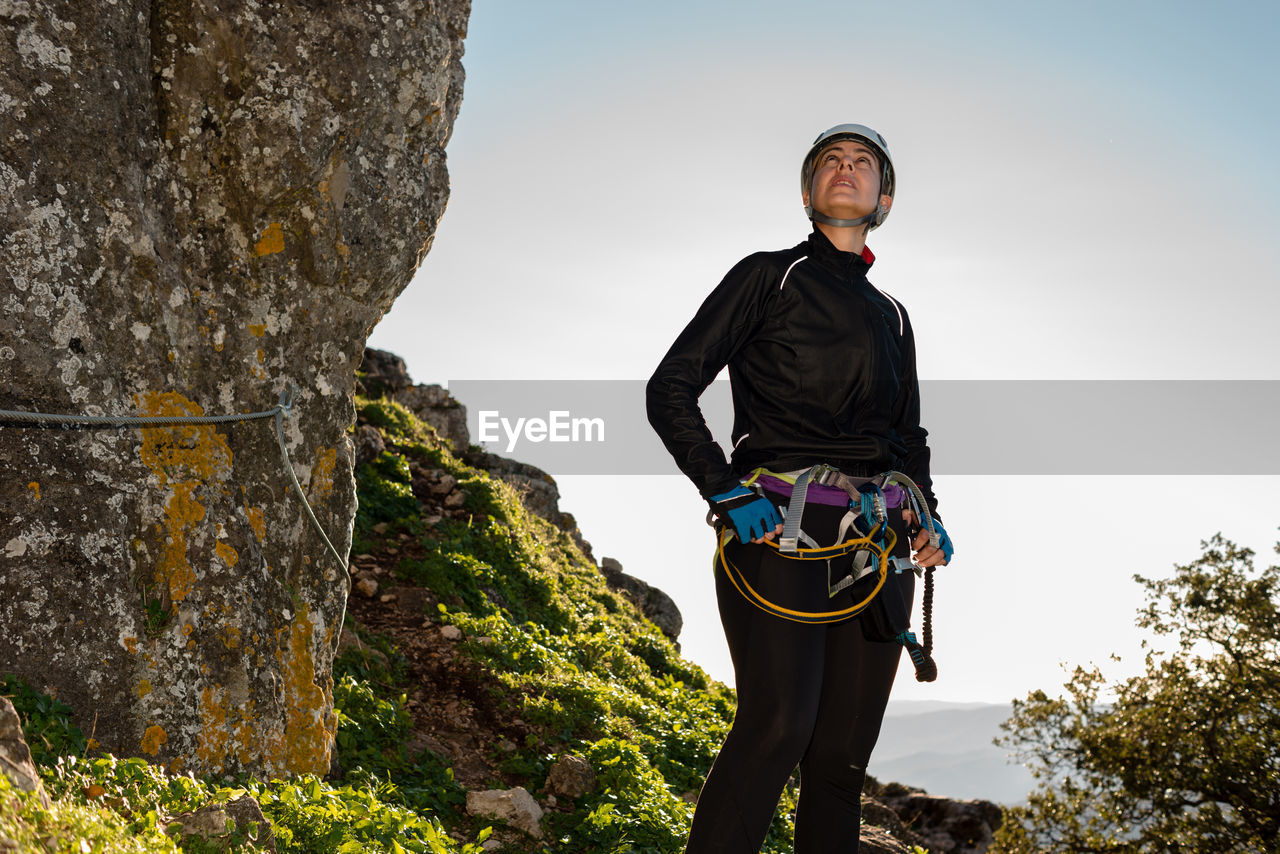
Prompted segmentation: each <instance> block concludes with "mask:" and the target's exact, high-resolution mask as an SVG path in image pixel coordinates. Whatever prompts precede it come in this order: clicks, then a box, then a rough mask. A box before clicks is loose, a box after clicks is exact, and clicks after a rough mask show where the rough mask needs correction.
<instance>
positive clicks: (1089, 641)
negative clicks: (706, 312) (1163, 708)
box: [370, 0, 1280, 702]
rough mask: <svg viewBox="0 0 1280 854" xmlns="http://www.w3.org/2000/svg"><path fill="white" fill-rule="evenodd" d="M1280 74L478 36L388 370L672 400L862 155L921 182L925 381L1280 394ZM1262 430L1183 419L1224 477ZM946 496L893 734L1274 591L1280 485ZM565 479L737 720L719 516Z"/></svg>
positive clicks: (607, 14) (984, 491)
mask: <svg viewBox="0 0 1280 854" xmlns="http://www.w3.org/2000/svg"><path fill="white" fill-rule="evenodd" d="M784 7H785V8H784ZM1278 39H1280V6H1277V5H1276V4H1272V3H1244V2H1224V3H1216V4H1204V3H1181V2H1141V1H1140V0H1134V1H1133V2H1126V3H1122V4H1117V3H1102V2H1070V3H1067V2H1059V1H1058V0H1053V2H1044V3H1034V4H1031V3H1023V2H976V3H946V2H941V0H936V2H935V0H916V1H915V2H910V3H893V4H890V3H853V2H825V1H824V0H802V1H801V2H792V3H787V4H778V3H772V2H755V1H754V0H736V2H701V3H696V2H695V3H690V2H679V3H677V2H666V0H650V2H646V3H643V4H639V3H627V4H623V3H601V2H594V0H549V1H548V2H539V3H537V4H533V3H526V2H518V0H475V2H474V6H473V12H472V17H471V23H470V28H469V32H468V35H467V39H466V55H465V57H464V60H463V62H464V65H465V67H466V72H467V79H466V84H465V90H464V97H463V102H462V108H461V112H460V114H459V117H458V121H457V124H456V125H455V128H454V133H453V137H452V140H451V141H450V143H449V146H448V152H449V169H450V176H451V186H452V196H451V200H450V203H449V207H448V210H447V211H446V213H445V215H444V218H443V219H442V221H441V223H440V226H439V228H438V230H437V233H436V237H435V241H434V245H433V247H432V249H431V251H430V253H429V254H428V255H427V256H426V258H425V260H424V262H423V264H422V266H421V268H420V269H419V271H418V273H417V275H416V276H415V278H414V280H413V282H412V283H411V284H410V285H409V287H408V288H407V289H406V290H405V292H404V293H403V294H402V295H401V296H400V298H399V299H398V301H397V302H396V304H395V306H394V307H393V308H392V310H391V312H390V313H389V314H388V315H387V316H386V317H385V318H384V319H383V320H382V321H381V323H380V324H379V325H378V326H377V327H376V328H375V329H374V332H373V335H372V337H371V340H370V346H374V347H379V348H382V349H387V350H391V351H393V352H396V353H398V354H400V355H401V356H402V357H404V359H405V360H406V362H407V364H408V367H409V371H410V374H411V375H412V376H413V377H414V379H415V380H416V381H418V382H428V383H440V384H442V385H449V384H450V383H457V382H459V381H465V380H501V381H511V382H516V381H535V380H537V381H547V380H570V379H574V380H587V379H589V380H644V379H647V378H648V376H649V375H650V374H651V373H652V371H653V369H654V367H656V365H657V363H658V361H659V359H660V358H661V357H662V355H663V353H664V352H665V351H666V349H667V347H668V346H669V345H670V343H671V341H672V340H674V338H675V336H676V335H677V334H678V332H679V331H680V329H681V328H683V326H684V325H685V323H687V322H688V320H689V319H690V318H691V317H692V316H693V313H694V311H695V310H696V309H697V307H698V305H699V304H700V303H701V301H702V300H703V298H704V297H705V296H706V295H707V293H709V292H710V290H711V289H712V288H713V287H715V285H716V284H717V283H718V282H719V281H720V279H721V278H722V277H723V276H724V274H725V272H727V271H728V269H729V268H730V267H731V266H733V264H734V263H736V262H737V261H738V260H739V259H740V258H742V257H743V256H745V255H747V254H749V253H751V252H755V251H759V250H762V249H782V248H786V247H789V246H792V245H794V244H796V243H798V242H800V241H801V240H803V239H804V237H805V236H806V235H807V233H808V231H809V223H808V222H807V221H806V219H805V217H804V214H803V211H802V208H801V204H800V199H799V186H798V183H799V181H798V175H799V166H800V161H801V158H802V157H803V155H804V153H805V151H806V150H807V148H808V144H809V143H810V142H811V141H812V140H813V138H814V137H815V136H816V135H817V133H818V132H819V131H821V130H823V129H825V128H827V127H830V126H832V125H835V124H839V123H842V122H859V123H863V124H867V125H870V126H871V127H874V128H876V129H877V130H879V131H880V132H881V133H882V134H883V135H884V136H885V138H886V139H887V140H888V143H889V146H890V149H891V152H892V154H893V158H894V163H895V167H896V171H897V175H898V192H897V195H896V198H895V204H894V208H893V213H892V215H891V216H890V217H889V219H888V220H887V221H886V223H885V225H884V226H882V227H881V228H880V229H879V230H877V231H875V232H873V233H872V234H871V235H870V238H869V240H868V244H869V245H870V246H871V248H872V249H873V250H874V252H875V254H876V257H877V260H876V263H875V266H874V268H873V269H872V271H871V279H872V281H873V282H874V283H875V284H876V285H877V286H879V287H880V288H882V289H884V290H886V291H888V292H889V293H891V294H893V295H894V296H895V297H897V298H898V299H899V300H900V301H901V302H903V303H904V304H905V305H906V306H907V308H908V310H909V311H910V313H911V318H912V324H913V326H914V329H915V334H916V345H917V354H918V364H919V373H920V377H921V379H923V380H1098V381H1102V380H1114V379H1124V380H1280V336H1277V335H1276V334H1275V327H1276V317H1277V315H1278V314H1280V288H1278V287H1277V284H1280V260H1277V256H1276V253H1275V252H1274V251H1273V245H1274V237H1273V235H1275V234H1277V233H1278V232H1280V201H1278V200H1280V166H1277V163H1276V159H1275V156H1274V150H1275V140H1276V139H1277V137H1278V136H1280V134H1278V131H1280V127H1278V125H1280V74H1278V73H1277V68H1276V67H1275V62H1274V60H1273V59H1271V58H1270V57H1271V56H1272V53H1273V46H1274V44H1275V43H1276V42H1277V40H1278ZM461 402H462V403H463V404H464V405H465V404H467V401H466V400H465V399H464V400H462V401H461ZM947 414H948V416H949V417H954V416H955V414H956V413H954V412H951V413H947ZM964 414H965V415H967V416H969V417H971V418H972V420H973V422H974V423H975V424H978V425H980V426H983V427H985V428H987V429H990V430H991V431H995V432H997V433H998V432H999V431H1000V430H1001V428H1002V424H1003V423H1005V422H1002V418H1001V416H1002V413H1001V412H998V411H989V410H985V409H983V410H978V409H975V410H974V411H972V413H964ZM929 415H930V409H929V400H928V399H926V400H925V401H924V403H923V420H924V424H925V426H926V427H928V426H929ZM1231 416H1232V412H1231V411H1230V410H1228V411H1225V412H1224V411H1220V410H1211V411H1202V409H1201V408H1198V407H1197V406H1196V405H1195V401H1194V400H1189V401H1188V404H1187V409H1186V413H1185V417H1187V418H1191V419H1200V420H1203V421H1205V422H1206V423H1210V424H1214V425H1217V426H1215V428H1214V430H1213V431H1212V433H1210V434H1209V435H1210V437H1211V438H1210V440H1209V441H1210V443H1214V442H1220V443H1221V444H1222V445H1223V446H1224V447H1229V446H1231V443H1232V441H1233V432H1232V429H1231ZM473 417H474V416H473ZM1096 417H1097V418H1099V419H1104V420H1105V419H1106V417H1107V413H1105V412H1099V413H1096ZM1007 420H1008V419H1005V421H1006V422H1007ZM1022 420H1023V422H1025V421H1026V419H1022ZM1131 426H1132V425H1131ZM1153 429H1154V428H1153ZM1187 453H1188V456H1189V457H1191V456H1196V455H1203V453H1204V449H1203V448H1197V449H1191V448H1189V449H1188V450H1187ZM513 455H514V456H516V457H517V458H519V456H520V455H519V453H518V452H517V453H515V454H513ZM949 466H950V467H951V468H953V469H955V470H958V469H957V467H956V466H955V465H954V463H953V462H952V463H949V461H948V460H947V459H945V458H935V471H937V472H938V473H937V474H936V476H935V491H936V492H937V494H938V496H939V498H940V501H941V511H942V514H943V516H944V517H945V519H946V522H947V528H948V531H949V532H951V534H952V536H953V538H954V540H955V542H956V549H957V552H956V557H955V560H954V561H953V563H952V565H951V566H949V567H946V568H944V569H942V570H940V571H939V572H938V575H937V598H936V605H935V617H934V623H935V658H936V659H937V661H938V666H939V670H940V675H939V679H938V681H937V682H936V683H933V684H930V685H921V684H918V683H916V682H915V681H914V680H913V679H912V678H911V675H910V671H909V668H907V667H906V666H904V668H903V670H902V671H901V672H900V675H899V679H898V683H897V686H896V687H895V693H894V696H895V698H896V699H906V700H913V699H917V700H925V699H928V700H945V701H963V702H977V701H981V702H1007V701H1008V700H1010V699H1011V698H1014V697H1022V696H1025V695H1026V694H1027V692H1029V691H1032V690H1035V689H1044V690H1046V691H1049V692H1050V693H1056V691H1057V689H1058V688H1059V686H1060V685H1061V684H1062V682H1063V681H1064V680H1065V678H1066V677H1067V675H1068V671H1069V670H1070V669H1071V668H1073V667H1074V666H1076V665H1078V664H1080V665H1087V664H1090V663H1097V664H1099V665H1101V666H1103V667H1104V670H1106V671H1107V672H1109V673H1113V674H1115V675H1117V676H1119V675H1123V674H1124V673H1126V672H1133V670H1134V669H1135V668H1136V667H1137V666H1138V664H1139V663H1140V657H1141V652H1142V650H1141V647H1140V643H1141V639H1142V634H1141V633H1140V632H1139V631H1138V630H1137V629H1136V628H1135V627H1134V625H1133V617H1134V613H1135V611H1136V609H1137V608H1138V607H1139V606H1140V605H1141V604H1142V602H1143V597H1142V593H1141V589H1140V588H1139V587H1138V585H1137V584H1135V583H1134V582H1133V581H1132V576H1133V574H1134V573H1142V574H1144V575H1148V576H1156V577H1159V576H1164V575H1168V574H1170V573H1171V572H1172V570H1173V566H1174V564H1175V563H1188V562H1190V561H1192V560H1194V559H1195V558H1196V557H1197V556H1198V555H1199V553H1200V541H1201V540H1203V539H1206V538H1208V537H1209V536H1211V535H1212V534H1214V533H1215V532H1219V531H1220V532H1221V533H1222V534H1223V535H1224V536H1226V537H1227V538H1229V539H1232V540H1234V541H1236V542H1238V543H1240V544H1242V545H1246V546H1250V547H1252V548H1254V549H1255V550H1256V551H1257V552H1258V553H1259V556H1258V561H1259V563H1260V564H1264V565H1265V564H1273V563H1275V562H1276V560H1277V557H1276V555H1275V554H1274V553H1273V546H1274V544H1275V542H1276V541H1277V539H1280V533H1278V532H1277V526H1280V472H1268V473H1266V474H1260V475H1252V476H1239V475H1233V476H1216V477H1215V476H1211V474H1212V473H1211V474H1210V476H1205V475H1204V473H1203V472H1201V473H1199V474H1192V473H1190V472H1187V471H1183V470H1181V469H1180V468H1179V466H1178V464H1177V462H1176V461H1172V462H1171V464H1170V466H1169V467H1168V471H1166V472H1164V473H1162V474H1159V475H1144V476H1121V475H1115V474H1110V473H1108V472H1087V473H1081V474H1078V475H1056V476H1044V475H1040V474H1036V473H1027V474H1018V475H1009V474H1001V475H996V474H990V475H984V474H948V473H947V471H946V470H947V468H948V467H949ZM673 470H674V469H673ZM551 473H552V474H553V475H557V472H555V471H552V472H551ZM556 479H557V482H558V484H559V487H560V492H561V502H560V503H561V508H562V509H563V510H566V511H568V512H570V513H572V514H574V515H575V517H576V518H577V519H578V522H579V524H580V527H581V529H582V531H583V533H584V534H585V536H586V538H587V539H588V540H590V541H591V543H592V544H593V546H594V550H595V554H596V556H597V558H599V557H601V556H606V555H607V556H611V557H615V558H617V559H618V560H619V561H621V562H622V564H623V566H624V567H625V569H626V570H627V571H628V572H630V573H632V574H634V575H637V576H639V577H641V578H643V579H645V580H647V581H649V582H650V583H652V584H654V585H656V586H658V587H660V588H661V589H663V590H665V591H667V592H668V593H670V594H671V595H672V596H673V597H674V598H675V599H676V601H677V604H678V605H679V606H680V609H681V611H682V613H683V615H684V621H685V628H684V632H683V634H682V636H681V642H682V646H683V650H684V652H685V654H686V655H687V656H688V657H690V658H692V659H693V660H694V661H696V662H698V663H699V664H701V665H702V666H704V667H705V668H707V669H708V670H709V671H710V672H711V673H712V675H713V676H715V677H717V678H719V679H722V680H724V681H727V682H730V684H731V680H732V668H731V666H730V664H729V660H728V654H727V650H726V649H725V646H724V640H723V635H722V634H721V630H720V625H719V620H718V617H717V615H716V610H715V601H714V592H713V579H712V575H711V569H710V565H711V560H710V558H711V548H712V541H711V535H710V532H709V530H708V529H707V528H706V526H705V524H704V523H703V516H704V514H705V511H706V505H705V504H704V503H703V502H702V500H701V499H700V498H699V497H698V495H697V492H696V490H695V489H694V488H693V486H692V485H691V484H690V483H689V482H688V481H687V480H685V479H684V478H682V477H680V476H678V475H663V474H647V475H642V474H631V475H581V474H574V475H559V476H557V478H556ZM916 620H917V623H918V620H919V616H918V611H917V617H916ZM1112 653H1117V654H1119V655H1120V656H1121V659H1122V660H1121V662H1119V663H1116V662H1112V661H1110V660H1109V657H1110V656H1111V654H1112Z"/></svg>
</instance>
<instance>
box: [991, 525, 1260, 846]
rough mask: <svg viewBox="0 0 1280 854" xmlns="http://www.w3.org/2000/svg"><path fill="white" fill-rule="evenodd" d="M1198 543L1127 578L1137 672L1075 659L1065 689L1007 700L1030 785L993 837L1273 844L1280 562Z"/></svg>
mask: <svg viewBox="0 0 1280 854" xmlns="http://www.w3.org/2000/svg"><path fill="white" fill-rule="evenodd" d="M1203 546H1204V554H1203V555H1202V556H1201V557H1200V558H1199V559H1198V560H1196V561H1195V562H1194V563H1191V564H1188V565H1186V566H1180V567H1177V571H1176V573H1175V575H1174V576H1173V577H1171V578H1169V579H1165V580H1152V579H1147V578H1143V577H1141V576H1136V577H1135V578H1136V580H1137V581H1138V582H1139V583H1141V584H1142V585H1143V586H1145V587H1146V589H1147V595H1148V604H1147V606H1146V607H1145V608H1143V609H1142V610H1141V611H1140V612H1139V614H1138V625H1139V626H1142V627H1143V628H1146V629H1150V630H1151V631H1152V632H1153V633H1154V634H1155V638H1156V640H1153V641H1152V642H1150V643H1148V649H1149V652H1148V654H1147V656H1146V660H1145V672H1144V673H1142V674H1141V675H1138V676H1134V677H1131V678H1129V679H1126V680H1124V681H1122V682H1119V683H1117V684H1107V682H1106V680H1105V678H1104V677H1103V676H1102V674H1101V673H1100V672H1099V671H1098V670H1097V669H1096V668H1094V669H1091V670H1086V669H1084V668H1078V669H1077V670H1076V671H1075V674H1074V676H1073V677H1072V679H1071V681H1070V682H1068V683H1067V685H1066V688H1067V692H1068V696H1066V697H1059V698H1050V697H1049V696H1047V695H1046V694H1045V693H1044V692H1043V691H1037V692H1034V693H1032V694H1031V695H1030V696H1028V697H1027V699H1026V700H1024V701H1021V702H1016V703H1015V704H1014V714H1013V717H1012V718H1010V720H1009V721H1008V722H1007V723H1006V724H1004V728H1005V730H1006V731H1007V732H1008V735H1007V736H1006V737H1005V738H1004V743H1005V744H1006V745H1008V746H1012V747H1014V748H1016V749H1017V750H1018V751H1019V753H1020V755H1021V756H1022V757H1023V758H1024V759H1026V760H1029V761H1030V762H1031V764H1032V770H1033V772H1034V773H1035V774H1036V776H1037V778H1038V779H1039V781H1040V785H1039V788H1038V789H1037V790H1036V791H1035V792H1033V793H1032V794H1031V795H1030V797H1029V798H1028V803H1027V806H1026V807H1024V808H1017V809H1013V810H1009V811H1007V813H1006V820H1005V824H1004V826H1003V827H1002V828H1001V829H1000V831H999V832H998V833H997V848H996V849H993V850H999V851H1001V852H1004V853H1005V854H1031V852H1042V851H1051V852H1079V851H1094V852H1114V854H1148V852H1150V854H1155V852H1178V854H1209V852H1215V854H1216V852H1224V851H1239V852H1246V851H1247V852H1260V854H1261V853H1262V852H1280V785H1278V783H1277V781H1280V567H1275V566H1272V567H1270V568H1268V569H1265V570H1261V571H1255V569H1254V566H1253V552H1252V551H1250V550H1249V549H1242V548H1237V547H1236V546H1235V545H1234V544H1233V543H1231V542H1228V541H1226V540H1224V539H1222V537H1221V536H1215V537H1214V538H1213V539H1212V540H1210V541H1209V542H1207V543H1204V544H1203ZM1276 548H1277V551H1278V552H1280V546H1277V547H1276ZM1170 641H1172V642H1173V644H1172V647H1171V648H1166V644H1168V642H1170ZM1157 643H1158V644H1160V645H1159V646H1156V645H1155V644H1157ZM1112 697H1113V699H1112Z"/></svg>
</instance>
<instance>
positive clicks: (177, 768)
mask: <svg viewBox="0 0 1280 854" xmlns="http://www.w3.org/2000/svg"><path fill="white" fill-rule="evenodd" d="M185 764H186V763H184V762H183V761H182V757H181V756H177V757H174V760H173V761H172V762H170V763H169V773H170V774H181V773H182V766H183V765H185Z"/></svg>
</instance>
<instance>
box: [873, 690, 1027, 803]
mask: <svg viewBox="0 0 1280 854" xmlns="http://www.w3.org/2000/svg"><path fill="white" fill-rule="evenodd" d="M1012 711H1013V710H1012V707H1011V706H1009V705H1007V704H1001V703H949V702H946V701H937V700H918V701H898V702H891V703H889V709H888V711H887V712H886V714H885V719H884V724H883V726H882V727H881V729H880V740H879V742H878V743H877V744H876V749H875V752H874V753H873V754H872V756H871V763H870V766H869V768H868V771H869V773H870V774H871V775H872V776H874V777H877V778H878V779H882V780H910V781H911V782H912V785H915V786H919V787H921V788H923V789H924V790H925V791H927V792H929V793H930V794H934V795H942V796H945V797H948V798H957V799H970V798H981V799H985V800H989V801H993V802H995V803H998V804H1005V805H1014V804H1019V803H1022V802H1023V801H1025V800H1026V796H1027V793H1028V792H1029V791H1031V789H1032V787H1033V785H1034V781H1033V779H1032V777H1031V772H1030V771H1029V770H1027V769H1026V768H1025V767H1023V766H1021V765H1018V764H1016V763H1015V762H1013V761H1012V760H1011V759H1010V758H1009V757H1008V751H1006V750H1005V749H1004V748H1002V747H997V746H996V745H995V744H993V743H992V740H993V739H994V738H996V737H997V736H999V735H1000V734H1001V732H1000V724H1001V723H1002V722H1003V721H1005V720H1006V719H1007V718H1008V717H1009V715H1010V714H1012Z"/></svg>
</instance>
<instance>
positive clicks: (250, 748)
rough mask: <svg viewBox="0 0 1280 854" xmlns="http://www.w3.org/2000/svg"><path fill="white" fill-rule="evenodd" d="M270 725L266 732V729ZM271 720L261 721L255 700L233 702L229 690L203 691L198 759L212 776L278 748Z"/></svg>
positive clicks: (209, 688) (218, 688)
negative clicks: (242, 702) (232, 764)
mask: <svg viewBox="0 0 1280 854" xmlns="http://www.w3.org/2000/svg"><path fill="white" fill-rule="evenodd" d="M264 725H265V726H266V730H265V731H264V729H263V727H264ZM271 729H272V727H271V726H270V722H269V721H266V722H264V721H259V720H258V719H257V714H256V709H255V706H254V703H253V701H252V700H250V701H248V702H247V703H244V704H243V705H236V704H234V703H233V702H232V700H231V697H230V694H229V692H228V691H227V689H226V688H223V687H220V686H216V685H207V686H205V688H204V689H203V690H202V691H201V692H200V735H199V738H198V740H197V742H196V758H197V759H198V760H200V762H201V764H202V765H203V767H204V769H205V770H206V771H208V772H210V773H216V772H221V771H223V770H226V769H227V768H228V766H229V765H230V764H231V762H232V760H234V761H235V762H236V763H238V764H240V765H241V766H245V765H252V764H256V761H257V759H258V758H259V757H261V756H263V755H268V756H269V755H270V753H271V751H273V750H275V749H277V748H276V747H275V744H276V742H277V740H278V739H277V738H276V737H274V736H272V734H271Z"/></svg>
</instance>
